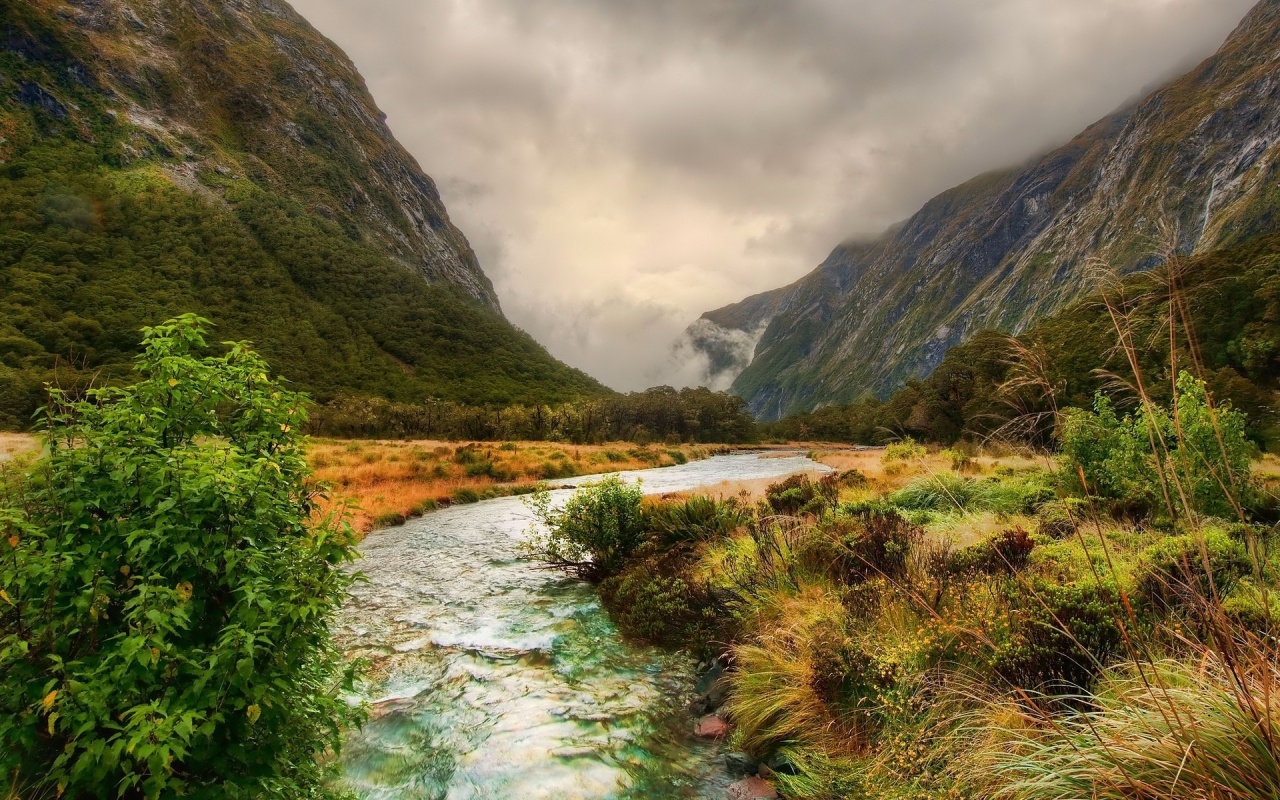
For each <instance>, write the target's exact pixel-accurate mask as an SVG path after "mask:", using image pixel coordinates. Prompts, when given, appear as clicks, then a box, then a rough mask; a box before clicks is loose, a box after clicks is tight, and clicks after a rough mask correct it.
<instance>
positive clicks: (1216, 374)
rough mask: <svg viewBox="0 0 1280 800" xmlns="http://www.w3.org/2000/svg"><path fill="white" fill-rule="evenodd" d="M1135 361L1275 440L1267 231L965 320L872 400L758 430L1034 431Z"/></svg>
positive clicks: (860, 438)
mask: <svg viewBox="0 0 1280 800" xmlns="http://www.w3.org/2000/svg"><path fill="white" fill-rule="evenodd" d="M1171 323H1172V324H1171ZM1171 331H1173V332H1174V333H1173V335H1172V339H1171V334H1170V332H1171ZM1185 331H1190V333H1186V332H1185ZM1118 337H1120V339H1119V340H1122V341H1123V344H1121V345H1118V344H1117V342H1118ZM1171 344H1172V345H1173V347H1172V348H1171V347H1170V345H1171ZM1171 349H1172V353H1173V355H1172V356H1171V355H1170V352H1171ZM1135 366H1136V367H1137V370H1138V374H1141V375H1142V376H1143V381H1144V384H1143V387H1142V388H1143V389H1145V391H1146V392H1148V393H1149V394H1150V396H1151V397H1153V398H1155V399H1156V400H1158V401H1160V402H1168V401H1169V400H1170V399H1171V397H1172V394H1173V386H1174V379H1175V376H1176V375H1177V372H1178V371H1179V370H1181V369H1184V368H1185V369H1192V370H1195V371H1197V372H1198V373H1199V377H1201V378H1202V379H1203V380H1204V381H1205V382H1206V383H1207V385H1208V387H1209V390H1210V392H1211V394H1212V396H1213V397H1214V398H1216V399H1217V400H1218V401H1219V402H1226V403H1230V404H1231V405H1232V406H1234V407H1235V408H1237V409H1240V410H1242V411H1244V412H1245V413H1246V414H1247V415H1248V418H1249V426H1248V436H1249V438H1250V439H1251V440H1252V441H1253V442H1255V443H1256V444H1258V445H1259V446H1262V447H1264V448H1267V449H1275V448H1276V447H1277V446H1280V427H1278V422H1277V417H1276V410H1275V407H1274V406H1275V391H1276V389H1277V387H1278V386H1280V383H1278V381H1280V236H1277V235H1270V236H1264V237H1259V238H1256V239H1254V240H1252V241H1250V242H1248V243H1245V244H1242V245H1239V246H1236V247H1232V248H1228V249H1224V250H1219V251H1216V252H1212V253H1208V254H1205V255H1201V256H1196V257H1194V258H1188V257H1182V256H1175V257H1172V258H1168V259H1166V260H1165V262H1164V263H1163V265H1161V266H1160V267H1158V268H1156V269H1153V270H1151V271H1149V272H1143V273H1139V274H1136V275H1131V276H1128V277H1126V278H1123V279H1115V280H1111V281H1109V282H1108V285H1107V286H1106V287H1105V288H1103V289H1100V290H1099V291H1098V292H1096V293H1095V294H1093V295H1092V296H1090V297H1088V298H1086V299H1084V300H1082V301H1080V302H1078V303H1075V304H1074V305H1072V306H1070V307H1068V308H1066V309H1065V310H1063V311H1061V312H1059V313H1056V314H1054V315H1052V316H1050V317H1047V318H1045V319H1044V320H1041V321H1040V322H1039V323H1037V324H1036V325H1034V326H1033V327H1032V328H1031V329H1030V330H1029V331H1027V332H1026V333H1024V334H1022V335H1020V336H1017V337H1010V336H1006V335H1004V334H1000V333H995V332H990V331H987V332H982V333H979V334H978V335H976V336H975V337H973V338H972V339H971V340H970V341H969V342H967V343H966V344H964V345H961V346H959V347H955V348H952V349H951V351H949V352H948V353H947V356H946V358H945V359H944V360H943V362H942V364H941V365H939V367H938V368H937V369H936V370H934V372H933V373H932V374H930V375H929V377H927V378H925V379H922V380H913V381H911V382H909V383H908V384H907V385H906V386H905V387H904V388H903V389H901V390H900V391H898V392H896V393H895V394H894V395H893V396H892V397H890V398H889V399H888V400H886V401H881V400H877V399H874V398H868V399H864V400H861V401H859V402H856V403H853V404H851V405H846V406H832V407H828V408H823V409H820V410H817V411H814V412H812V413H808V414H799V415H794V416H792V417H789V418H787V419H784V420H782V421H780V422H777V423H773V424H769V425H765V426H762V431H763V435H765V436H767V437H772V438H780V439H797V440H825V441H842V442H857V443H862V444H882V443H884V442H887V441H892V440H895V439H899V438H903V437H907V436H910V437H914V438H917V439H921V440H925V441H930V442H937V443H940V444H951V443H954V442H956V441H958V440H960V439H971V440H981V439H984V438H987V437H990V436H993V435H1005V434H1007V435H1010V436H1011V438H1019V439H1028V438H1030V439H1032V440H1036V441H1040V442H1047V441H1048V438H1047V436H1048V434H1049V433H1050V431H1048V430H1046V429H1045V425H1046V424H1048V422H1049V421H1050V420H1052V418H1053V415H1052V414H1050V413H1049V412H1051V411H1053V410H1054V409H1062V408H1068V407H1075V408H1089V407H1092V405H1093V402H1094V395H1095V394H1096V393H1097V392H1099V391H1104V392H1106V393H1108V394H1113V395H1115V397H1116V400H1117V402H1118V403H1120V405H1121V407H1124V405H1125V403H1126V402H1130V401H1131V400H1132V398H1133V397H1134V392H1133V391H1132V389H1135V388H1137V387H1136V385H1135V384H1136V379H1135V377H1134V376H1135Z"/></svg>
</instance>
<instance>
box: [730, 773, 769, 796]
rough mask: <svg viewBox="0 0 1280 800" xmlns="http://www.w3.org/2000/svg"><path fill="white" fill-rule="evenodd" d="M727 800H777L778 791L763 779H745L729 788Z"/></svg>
mask: <svg viewBox="0 0 1280 800" xmlns="http://www.w3.org/2000/svg"><path fill="white" fill-rule="evenodd" d="M725 797H727V798H729V800H778V790H777V789H775V788H773V784H771V783H769V782H768V781H766V780H765V779H763V778H747V779H745V780H741V781H738V782H737V783H734V784H731V785H730V786H729V791H728V793H727V794H726V795H725Z"/></svg>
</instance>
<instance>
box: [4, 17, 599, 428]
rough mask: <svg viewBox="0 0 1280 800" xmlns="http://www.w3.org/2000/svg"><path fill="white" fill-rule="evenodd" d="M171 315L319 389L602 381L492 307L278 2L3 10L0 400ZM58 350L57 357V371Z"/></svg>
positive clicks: (564, 391)
mask: <svg viewBox="0 0 1280 800" xmlns="http://www.w3.org/2000/svg"><path fill="white" fill-rule="evenodd" d="M182 311H197V312H199V313H201V314H203V315H205V316H208V317H210V318H211V319H213V321H214V322H215V323H217V325H218V328H217V330H216V336H217V338H218V339H240V338H250V339H252V340H254V342H255V345H256V346H257V347H258V348H259V349H260V350H262V351H263V352H264V353H265V354H266V355H267V356H268V357H269V358H270V359H271V361H272V364H273V366H275V367H276V368H278V369H280V370H281V371H282V372H283V373H284V374H285V375H286V376H287V377H289V378H291V379H293V380H294V381H295V382H297V383H298V384H299V385H300V386H301V387H302V388H305V389H308V390H310V391H311V392H313V393H314V394H315V395H316V396H317V397H318V398H319V399H326V398H328V397H330V396H332V395H334V394H336V393H341V392H358V393H373V394H381V395H384V396H387V397H392V398H396V399H420V398H422V397H424V396H436V397H442V398H448V399H457V400H463V401H468V402H510V401H514V400H522V401H551V400H559V399H569V398H571V397H576V396H579V395H582V394H595V393H600V392H602V391H605V390H604V388H603V387H601V386H600V385H599V384H598V383H596V382H595V381H593V380H591V379H590V378H589V377H587V376H586V375H584V374H582V373H580V372H578V371H576V370H571V369H569V368H568V367H565V366H564V365H562V364H560V363H559V362H556V361H555V360H554V359H553V358H552V357H551V356H550V355H548V354H547V353H546V351H545V350H544V349H543V348H541V347H540V346H539V345H538V344H537V343H536V342H534V341H533V340H532V339H531V338H530V337H528V336H527V335H526V334H524V333H523V332H521V331H519V330H517V329H515V328H514V327H513V326H511V325H510V324H509V323H508V322H507V321H506V320H505V319H504V318H503V317H502V313H501V310H500V308H499V305H498V299H497V297H496V295H495V294H494V291H493V286H492V284H491V283H490V282H489V280H488V278H487V277H486V276H485V275H484V273H483V272H482V271H481V269H480V266H479V264H478V263H477V260H476V257H475V255H474V253H472V251H471V248H470V246H469V245H468V243H467V240H466V238H465V237H464V236H463V234H462V233H461V232H460V231H459V230H458V229H457V228H455V227H454V226H453V225H452V224H451V223H450V222H449V217H448V214H447V212H446V211H445V208H444V205H443V203H442V202H441V200H440V196H439V193H438V192H437V190H436V187H435V184H434V183H433V182H432V180H431V178H429V177H428V176H427V175H425V174H424V173H423V172H422V170H421V169H420V168H419V166H418V165H417V163H416V162H415V161H414V159H413V158H412V157H411V156H410V155H409V154H408V153H407V152H406V151H405V150H404V149H403V148H402V147H401V146H400V145H399V143H397V142H396V140H395V138H394V137H393V136H392V134H391V132H390V130H389V128H388V127H387V125H386V123H385V121H384V116H383V115H382V113H381V112H380V111H379V110H378V108H377V106H376V105H375V104H374V102H373V100H372V98H371V97H370V96H369V93H368V91H367V90H366V88H365V86H364V82H363V81H362V79H361V78H360V76H359V74H358V73H357V72H356V70H355V68H354V67H353V66H352V64H351V62H350V61H349V60H348V59H347V58H346V56H345V55H344V54H343V53H342V52H341V51H340V50H339V49H338V48H337V47H336V46H335V45H333V44H332V43H331V42H329V41H328V40H326V39H325V38H324V37H323V36H321V35H320V34H319V33H318V32H316V31H315V30H314V29H313V28H311V26H310V25H308V24H307V22H306V21H305V20H304V19H302V18H301V17H300V16H299V15H297V14H296V13H295V12H294V11H293V10H292V9H291V8H290V7H289V6H288V5H287V4H285V3H283V2H278V1H277V0H72V1H69V2H68V1H64V0H21V2H15V1H14V0H7V1H6V2H0V398H4V399H0V416H3V415H4V414H6V413H7V414H8V415H9V417H10V418H11V420H10V422H12V418H13V417H21V416H22V415H23V414H25V413H26V412H27V411H29V410H30V409H31V408H32V407H33V403H34V402H35V400H34V399H33V398H37V397H38V395H39V390H38V387H39V384H40V382H41V381H43V380H47V379H50V378H52V377H55V373H57V375H56V377H57V379H58V380H60V381H61V380H73V381H74V380H79V379H80V378H82V377H83V376H84V375H86V374H94V375H98V376H102V375H103V374H104V373H105V377H106V379H112V378H114V377H119V376H123V375H124V374H126V373H127V370H128V364H129V359H130V357H131V355H132V353H133V351H134V348H135V347H136V342H137V339H138V328H139V327H141V326H142V325H145V324H151V323H154V322H157V321H159V320H161V319H163V318H165V317H166V316H169V315H172V314H174V313H179V312H182ZM58 365H61V366H59V368H58V369H55V366H58Z"/></svg>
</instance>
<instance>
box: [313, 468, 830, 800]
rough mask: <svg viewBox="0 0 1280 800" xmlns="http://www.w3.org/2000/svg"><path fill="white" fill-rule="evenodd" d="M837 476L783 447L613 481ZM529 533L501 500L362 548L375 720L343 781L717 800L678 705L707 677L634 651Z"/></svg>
mask: <svg viewBox="0 0 1280 800" xmlns="http://www.w3.org/2000/svg"><path fill="white" fill-rule="evenodd" d="M827 469H828V468H827V467H824V466H823V465H821V464H817V463H815V462H813V461H810V460H809V459H808V458H805V457H804V456H802V455H800V454H794V455H780V454H778V453H776V452H775V453H770V454H768V455H767V457H763V454H751V453H747V454H736V455H728V456H717V457H714V458H710V459H706V460H703V461H697V462H693V463H689V464H685V465H682V466H677V467H666V468H662V469H652V470H642V471H637V472H625V473H619V474H620V475H621V477H622V478H623V479H624V480H628V481H635V480H639V481H641V485H642V487H643V488H644V491H645V492H646V493H647V494H662V493H668V492H680V491H688V490H690V489H696V488H699V487H703V486H713V485H716V484H719V483H721V482H724V481H735V480H746V481H749V480H759V479H774V478H782V477H785V476H787V475H791V474H795V473H798V472H806V471H807V472H823V471H827ZM598 479H599V478H598V477H597V478H594V479H581V480H579V481H575V482H576V483H587V482H590V481H591V480H598ZM573 491H574V489H560V490H557V491H555V492H553V496H554V497H555V500H556V501H557V502H563V501H564V500H565V499H566V498H568V497H569V496H570V495H571V494H572V492H573ZM533 524H534V518H533V515H532V514H531V513H530V511H529V509H528V507H527V506H526V505H525V503H524V502H523V500H522V498H515V497H512V498H500V499H496V500H488V501H484V502H481V503H476V504H473V505H466V506H457V507H453V508H448V509H444V510H441V511H437V512H435V513H432V514H428V515H427V516H425V517H422V518H420V519H416V520H412V521H410V522H408V523H406V524H404V525H400V526H397V527H394V528H387V529H384V530H380V531H376V532H374V533H373V534H371V535H370V536H369V537H368V538H367V539H365V541H364V542H363V543H362V545H361V548H360V549H361V553H362V555H363V558H362V559H361V561H360V562H359V564H358V568H359V569H360V571H361V572H363V573H364V575H365V576H366V581H365V582H363V583H360V584H357V585H356V586H355V587H354V589H353V591H352V597H351V600H350V601H349V602H348V604H347V606H346V607H345V609H344V611H343V613H342V614H341V616H340V619H339V621H338V628H337V631H336V632H337V635H338V639H339V641H340V643H341V644H342V646H343V647H344V648H345V649H346V650H347V651H348V652H349V653H351V654H352V655H354V656H356V657H360V658H364V659H366V660H367V662H368V664H369V672H368V675H369V677H368V679H367V682H366V684H365V686H364V689H363V694H364V698H363V699H365V700H366V701H368V703H369V704H370V708H371V712H372V713H371V718H370V720H369V722H368V723H367V724H366V725H365V727H364V729H363V730H362V731H360V732H357V733H353V734H352V735H351V736H349V737H348V741H347V743H346V746H345V748H344V752H343V774H344V780H345V782H346V784H347V785H348V786H349V787H350V788H351V789H353V790H354V791H355V792H356V793H357V794H358V795H359V796H361V797H363V798H369V799H370V800H402V799H406V798H412V800H444V799H445V798H447V799H448V800H478V799H481V798H483V800H507V799H508V798H510V799H511V800H527V799H530V798H557V800H586V799H587V798H620V799H622V798H633V797H634V798H685V797H708V796H709V797H718V796H722V795H723V788H724V787H725V786H727V784H728V782H729V777H728V776H727V775H726V774H725V772H724V769H723V766H722V764H721V762H722V761H723V758H722V756H721V754H720V752H719V750H718V747H717V745H715V744H712V743H707V742H700V741H696V740H694V739H693V737H692V736H691V735H690V734H689V730H690V728H691V722H692V721H691V719H690V718H689V716H688V714H687V712H686V711H685V710H684V709H685V708H686V706H687V705H688V703H689V701H690V699H691V698H692V697H693V695H694V692H695V688H696V684H697V682H698V678H699V675H698V669H697V665H696V664H695V663H693V661H692V660H691V659H690V658H688V657H687V656H685V655H683V654H679V653H669V652H665V651H663V650H659V649H657V648H651V647H644V646H638V645H635V644H633V643H629V642H626V641H624V640H622V638H621V637H619V636H618V634H617V632H616V631H615V630H614V628H613V626H612V625H611V623H610V622H609V619H608V616H607V615H606V614H605V613H604V611H603V610H602V609H601V608H600V605H599V603H598V602H597V600H596V598H595V596H594V594H593V593H592V591H591V589H590V587H588V586H585V585H583V584H581V583H578V582H575V581H571V580H568V579H566V578H564V577H563V576H561V575H559V574H556V573H553V572H548V571H545V570H542V569H538V568H537V565H535V564H533V563H531V562H529V561H527V560H524V559H521V558H520V557H519V556H518V555H517V546H518V544H519V542H520V541H521V540H522V539H524V538H525V537H526V536H527V533H528V531H529V529H530V526H531V525H533Z"/></svg>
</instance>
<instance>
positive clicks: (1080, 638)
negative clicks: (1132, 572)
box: [994, 581, 1123, 692]
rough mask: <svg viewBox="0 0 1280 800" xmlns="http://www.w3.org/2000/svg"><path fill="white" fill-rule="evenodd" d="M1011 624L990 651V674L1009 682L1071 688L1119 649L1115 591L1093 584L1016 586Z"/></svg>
mask: <svg viewBox="0 0 1280 800" xmlns="http://www.w3.org/2000/svg"><path fill="white" fill-rule="evenodd" d="M1010 602H1011V605H1012V609H1013V615H1014V616H1013V624H1012V628H1011V630H1010V632H1009V638H1008V639H1007V640H1006V641H1004V642H1002V643H1000V645H999V646H998V647H997V650H996V653H995V660H994V666H995V669H996V672H997V673H998V674H999V675H1000V676H1001V677H1003V678H1004V679H1005V680H1006V681H1008V682H1009V683H1010V684H1012V685H1013V686H1017V687H1021V688H1024V689H1037V690H1045V691H1066V692H1076V691H1079V690H1080V689H1083V688H1087V687H1088V686H1089V685H1090V684H1091V683H1092V682H1093V679H1094V678H1095V677H1096V676H1097V675H1098V674H1099V672H1100V671H1101V669H1102V668H1103V667H1104V666H1106V665H1107V663H1108V662H1109V661H1110V660H1111V659H1112V658H1113V657H1114V656H1115V655H1116V653H1117V652H1118V651H1119V649H1120V644H1121V638H1120V627H1119V625H1118V624H1117V622H1116V620H1118V619H1120V618H1121V614H1122V613H1123V611H1122V609H1121V607H1120V603H1119V600H1118V595H1117V592H1116V591H1115V590H1114V589H1113V588H1111V587H1108V586H1099V585H1097V584H1096V583H1077V584H1066V585H1055V584H1050V583H1047V582H1044V581H1033V582H1031V583H1029V584H1027V585H1019V586H1018V587H1017V588H1016V589H1015V590H1014V595H1013V597H1012V598H1011V600H1010Z"/></svg>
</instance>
